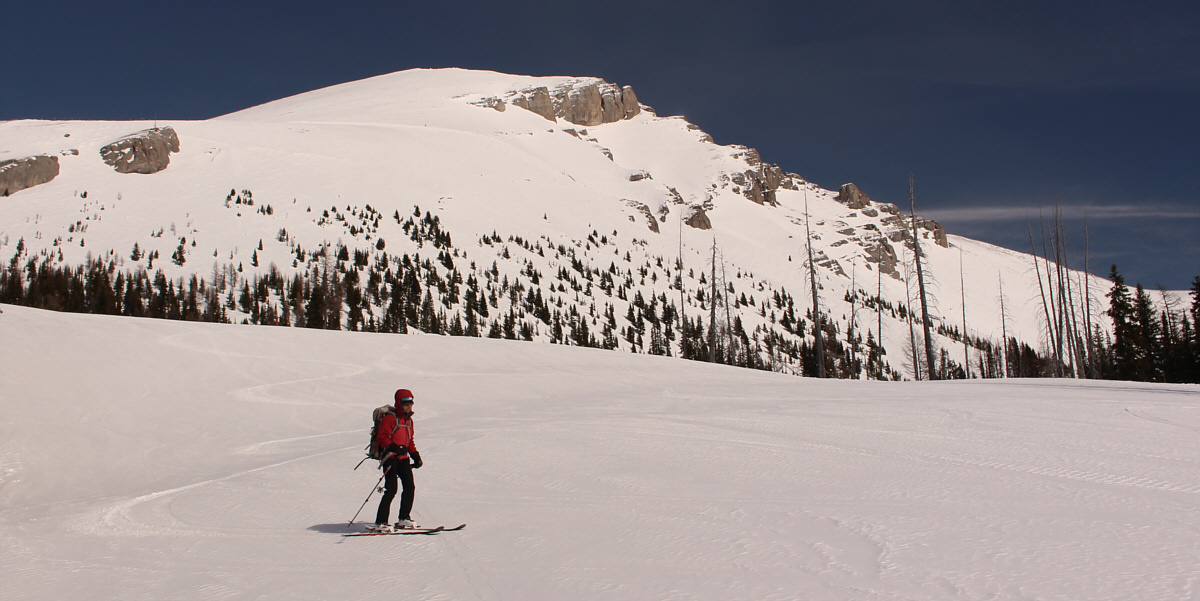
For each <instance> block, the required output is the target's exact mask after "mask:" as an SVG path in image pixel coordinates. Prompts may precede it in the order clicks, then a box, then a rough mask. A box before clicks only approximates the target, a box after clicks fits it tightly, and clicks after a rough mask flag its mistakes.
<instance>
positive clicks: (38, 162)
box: [0, 155, 59, 196]
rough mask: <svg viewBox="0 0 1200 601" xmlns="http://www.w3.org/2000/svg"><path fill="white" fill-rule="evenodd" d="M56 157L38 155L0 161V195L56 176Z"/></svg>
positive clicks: (11, 192) (29, 186) (42, 182)
mask: <svg viewBox="0 0 1200 601" xmlns="http://www.w3.org/2000/svg"><path fill="white" fill-rule="evenodd" d="M58 171H59V169H58V157H56V156H47V155H38V156H32V157H25V158H23V159H9V160H7V161H0V196H8V195H10V194H13V193H15V192H18V191H20V190H24V189H26V188H32V187H34V186H36V185H38V184H44V183H46V182H48V181H50V180H52V179H54V178H56V177H58Z"/></svg>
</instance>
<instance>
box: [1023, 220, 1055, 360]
mask: <svg viewBox="0 0 1200 601" xmlns="http://www.w3.org/2000/svg"><path fill="white" fill-rule="evenodd" d="M1025 230H1026V231H1027V232H1028V233H1029V250H1030V252H1032V253H1033V271H1034V273H1035V274H1037V281H1038V291H1039V292H1041V295H1042V315H1044V316H1045V317H1046V331H1047V333H1048V338H1047V341H1046V343H1047V344H1048V345H1050V346H1053V345H1054V322H1053V321H1052V320H1051V317H1050V306H1049V305H1048V304H1047V303H1046V288H1045V287H1044V286H1043V285H1042V272H1041V268H1040V267H1039V266H1038V259H1039V258H1040V257H1038V254H1037V247H1036V246H1034V244H1033V226H1031V225H1030V224H1029V222H1028V221H1026V222H1025Z"/></svg>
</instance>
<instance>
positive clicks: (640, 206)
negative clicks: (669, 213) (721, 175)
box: [625, 200, 659, 234]
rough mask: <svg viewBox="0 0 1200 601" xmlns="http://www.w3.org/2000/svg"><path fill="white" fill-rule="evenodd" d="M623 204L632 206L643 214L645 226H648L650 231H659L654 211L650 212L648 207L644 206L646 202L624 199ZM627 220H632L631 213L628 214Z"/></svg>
mask: <svg viewBox="0 0 1200 601" xmlns="http://www.w3.org/2000/svg"><path fill="white" fill-rule="evenodd" d="M625 204H627V205H629V206H630V207H633V209H634V210H636V211H638V212H640V213H641V214H642V215H643V216H645V218H646V226H647V227H649V228H650V231H652V232H654V233H656V234H657V233H658V232H659V229H658V220H657V219H655V218H654V213H652V212H651V211H650V207H648V206H646V203H644V202H638V201H636V200H626V201H625ZM629 220H630V221H634V217H633V215H630V216H629Z"/></svg>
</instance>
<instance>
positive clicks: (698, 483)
mask: <svg viewBox="0 0 1200 601" xmlns="http://www.w3.org/2000/svg"><path fill="white" fill-rule="evenodd" d="M0 340H2V341H3V345H2V346H0V376H2V382H3V386H2V387H0V461H2V465H3V466H4V470H3V471H0V478H2V480H0V597H2V598H3V599H5V600H25V599H61V598H114V599H116V598H120V599H224V598H247V599H252V598H264V599H274V598H286V599H362V598H375V597H379V596H386V595H391V596H400V597H402V598H407V599H562V598H570V599H612V598H620V599H722V600H728V599H989V598H1003V599H1022V598H1028V599H1035V598H1037V599H1188V598H1195V596H1196V595H1197V594H1198V592H1200V582H1198V580H1200V576H1198V575H1197V570H1196V561H1195V558H1196V557H1198V556H1200V514H1198V513H1197V511H1196V507H1197V503H1198V502H1200V480H1198V479H1197V476H1196V474H1197V473H1198V470H1197V467H1198V466H1200V450H1198V449H1200V447H1197V445H1196V444H1195V442H1196V436H1197V434H1198V433H1200V404H1198V401H1200V390H1198V389H1197V388H1196V387H1195V386H1152V385H1146V384H1125V383H1098V382H1073V381H1052V382H1039V381H1030V380H1009V381H970V382H938V383H878V382H847V381H815V380H809V379H802V378H796V377H789V376H781V375H777V374H769V373H761V372H753V371H748V370H739V369H735V368H728V367H722V366H713V365H707V364H698V363H691V362H685V361H680V360H674V359H667V358H659V357H647V356H640V355H629V354H624V353H616V352H605V351H598V350H590V349H580V348H572V347H562V346H556V345H546V344H532V343H519V342H505V341H496V340H488V339H467V338H443V337H435V336H397V335H375V334H360V333H348V332H326V331H312V330H293V329H285V328H267V327H247V326H219V325H210V324H189V323H178V322H168V321H158V320H137V319H129V318H115V317H103V316H88V315H71V314H56V313H49V312H42V311H35V310H30V309H26V308H21V307H11V306H4V307H3V313H2V314H0ZM401 386H403V387H407V388H411V389H413V390H414V392H415V393H416V395H417V407H416V408H417V415H416V419H417V440H418V444H419V448H420V449H421V451H422V455H423V457H424V458H425V460H426V467H424V468H422V469H421V470H418V471H417V472H416V480H417V490H418V492H417V503H416V509H415V512H414V514H415V515H414V517H415V518H416V519H417V521H418V523H422V524H426V525H439V524H446V525H455V524H458V523H461V522H467V523H468V526H467V529H466V530H464V531H462V532H458V533H447V534H442V535H437V536H432V537H373V538H366V539H343V538H342V537H341V536H340V533H342V532H345V531H346V522H347V520H349V518H350V516H351V515H352V514H353V513H354V511H355V509H357V507H358V506H359V504H360V503H362V501H363V499H364V497H365V496H366V494H367V493H368V492H369V491H370V490H371V485H372V484H373V483H374V482H375V480H376V479H377V478H378V472H377V471H375V470H373V469H370V468H371V466H370V465H369V464H364V466H363V467H362V468H360V469H359V470H358V471H353V470H352V469H351V468H353V466H354V464H355V463H356V462H357V461H358V460H359V458H360V457H361V449H362V447H363V445H364V444H365V438H366V430H367V428H368V427H369V419H370V418H369V415H370V410H371V409H372V408H373V407H375V406H378V405H380V404H383V403H384V402H387V401H388V400H389V399H390V397H391V392H392V391H393V390H394V389H395V388H397V387H401ZM377 499H378V495H375V496H373V497H372V499H371V501H370V502H369V503H368V504H367V507H366V508H365V509H364V510H363V513H362V514H361V515H360V516H359V521H364V520H369V519H371V517H372V516H373V513H372V512H373V511H374V508H375V505H376V500H377Z"/></svg>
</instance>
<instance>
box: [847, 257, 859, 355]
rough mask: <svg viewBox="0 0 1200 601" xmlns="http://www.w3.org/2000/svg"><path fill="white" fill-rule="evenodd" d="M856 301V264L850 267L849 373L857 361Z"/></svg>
mask: <svg viewBox="0 0 1200 601" xmlns="http://www.w3.org/2000/svg"><path fill="white" fill-rule="evenodd" d="M857 300H858V264H854V265H853V266H851V267H850V331H849V335H850V338H849V340H850V366H849V367H850V371H851V372H853V371H854V362H855V361H857V360H858V342H856V341H855V340H854V307H855V301H857Z"/></svg>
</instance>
